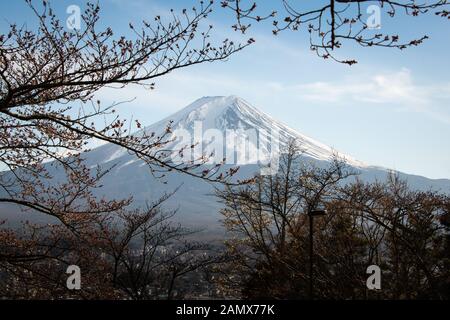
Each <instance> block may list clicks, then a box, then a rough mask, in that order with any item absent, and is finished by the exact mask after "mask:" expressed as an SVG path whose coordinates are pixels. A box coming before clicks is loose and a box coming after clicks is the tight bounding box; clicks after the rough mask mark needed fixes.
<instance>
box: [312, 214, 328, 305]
mask: <svg viewBox="0 0 450 320" xmlns="http://www.w3.org/2000/svg"><path fill="white" fill-rule="evenodd" d="M325 213H326V212H325V210H318V209H314V210H311V211H309V213H308V216H309V299H310V300H313V299H314V270H313V267H314V261H313V257H314V241H313V240H314V238H313V230H314V228H313V223H314V222H313V220H314V217H315V216H318V217H319V216H323V215H325Z"/></svg>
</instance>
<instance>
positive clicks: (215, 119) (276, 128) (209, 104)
mask: <svg viewBox="0 0 450 320" xmlns="http://www.w3.org/2000/svg"><path fill="white" fill-rule="evenodd" d="M169 121H172V125H171V126H172V130H173V131H174V134H175V136H176V135H177V133H180V132H188V133H189V134H190V135H191V136H192V137H199V133H198V132H195V130H196V129H197V130H198V129H199V128H200V129H201V131H202V133H201V137H203V138H202V140H203V144H206V145H208V143H209V141H205V140H206V137H209V136H210V135H211V134H208V131H209V132H211V131H212V130H215V131H217V130H218V131H220V132H222V134H223V139H224V144H227V143H228V141H227V138H226V135H227V132H229V131H234V132H238V134H242V133H244V134H245V133H246V134H247V136H254V135H255V134H256V136H257V137H258V138H257V140H258V142H255V141H253V142H252V141H250V149H254V150H258V149H261V148H265V149H268V150H270V149H272V150H273V146H274V145H275V144H276V145H277V148H278V150H281V151H282V150H283V149H284V148H285V147H286V146H287V144H288V142H289V141H290V140H295V141H296V142H297V143H298V145H299V146H300V148H301V149H302V150H303V151H304V153H305V155H306V156H309V157H312V158H314V159H317V160H325V161H327V160H330V159H331V157H332V156H333V154H338V155H339V156H340V157H341V158H343V159H345V161H347V162H348V164H350V165H352V166H356V167H365V166H366V165H365V164H364V163H362V162H360V161H357V160H355V159H353V158H352V157H350V156H348V155H345V154H343V153H340V152H337V151H336V150H333V149H332V148H330V147H328V146H327V145H325V144H323V143H320V142H318V141H316V140H314V139H312V138H310V137H308V136H306V135H304V134H301V133H299V132H297V131H295V130H294V129H292V128H289V127H288V126H286V125H285V124H283V123H281V122H279V121H277V120H275V119H274V118H272V117H271V116H269V115H267V114H265V113H264V112H262V111H260V110H258V109H257V108H255V107H253V106H252V105H251V104H250V103H248V102H247V101H245V100H244V99H242V98H240V97H238V96H235V95H231V96H212V97H211V96H209V97H202V98H200V99H197V100H195V101H194V102H192V103H191V104H189V105H188V106H186V107H185V108H183V109H181V110H180V111H178V112H176V113H174V114H173V115H171V116H169V117H167V118H165V119H163V120H161V121H159V122H157V123H155V124H154V125H152V126H149V127H147V128H145V130H149V131H152V132H161V131H162V130H164V128H165V127H166V126H167V124H168V123H169ZM197 140H198V139H197ZM250 140H251V139H250ZM191 142H193V143H196V142H199V141H195V140H193V141H191ZM216 142H217V141H216ZM175 145H178V146H180V144H179V143H178V144H176V143H174V144H173V145H172V147H174V148H175ZM225 148H227V146H225ZM268 150H266V151H268ZM254 158H255V156H251V155H250V156H249V161H250V162H252V161H253V160H254ZM252 159H253V160H252Z"/></svg>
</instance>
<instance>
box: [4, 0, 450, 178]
mask: <svg viewBox="0 0 450 320" xmlns="http://www.w3.org/2000/svg"><path fill="white" fill-rule="evenodd" d="M260 2H262V1H260ZM271 2H272V3H273V2H275V1H271ZM38 3H39V4H40V3H41V2H40V1H39V2H38ZM52 3H53V7H54V8H55V9H56V11H57V13H58V14H59V15H60V16H61V17H62V18H64V17H65V16H67V14H66V13H65V10H66V8H67V6H69V5H71V4H77V5H79V6H80V7H81V8H82V9H83V7H84V1H73V0H72V1H53V2H52ZM196 3H198V2H197V1H194V0H192V1H191V0H184V1H161V0H159V1H156V0H104V1H100V5H101V8H102V11H101V12H102V13H101V18H102V24H103V25H107V26H111V27H112V28H113V29H114V30H115V31H116V34H120V33H121V32H123V33H125V32H126V29H127V26H128V22H130V21H135V22H139V21H141V20H142V19H147V20H151V18H152V17H153V16H155V15H162V16H164V13H166V12H167V10H168V9H169V8H174V9H180V8H183V7H184V6H186V7H188V8H190V7H191V6H192V5H194V4H196ZM264 3H265V4H266V5H267V3H269V2H268V1H264ZM215 8H216V11H215V12H214V13H213V14H212V15H211V16H210V17H209V18H208V21H207V23H212V24H213V25H214V33H213V40H214V39H217V41H221V39H224V38H226V37H230V38H235V39H237V40H239V39H242V38H241V36H240V35H239V34H237V33H235V32H233V31H232V30H231V24H232V22H231V21H230V19H231V15H230V14H229V13H228V12H226V11H224V10H223V9H221V8H220V6H219V5H218V3H217V4H216V5H215ZM261 9H266V8H261ZM0 17H1V19H0V28H1V29H0V30H1V32H2V33H3V32H5V30H6V26H7V22H18V23H28V24H30V25H31V24H32V21H33V19H32V15H31V13H30V12H29V10H28V9H27V7H26V6H25V5H24V3H23V2H22V1H14V2H13V1H1V2H0ZM381 25H382V27H381V30H379V31H381V32H389V31H390V32H391V33H398V34H399V35H400V36H404V38H405V39H410V38H413V37H418V36H421V35H423V34H427V35H429V36H430V39H429V40H428V41H426V42H425V43H424V44H423V45H421V46H420V47H416V48H410V49H407V50H405V51H401V52H400V51H399V50H395V49H378V48H375V49H363V48H359V47H355V46H353V45H349V46H348V47H346V48H344V49H342V50H340V51H339V52H338V56H341V57H350V58H356V59H357V60H358V62H359V63H358V64H357V65H354V66H352V67H349V66H347V65H341V64H337V63H334V62H332V61H325V60H322V59H319V58H317V57H316V56H315V55H314V54H313V53H311V51H310V50H309V45H308V42H307V38H306V37H305V33H304V32H296V33H294V32H287V33H282V34H281V35H279V36H277V37H274V36H272V35H271V32H270V30H271V28H270V25H269V24H267V23H266V24H258V25H253V27H252V28H251V29H250V30H249V32H248V35H247V37H253V38H255V39H256V43H255V44H253V45H252V46H251V47H249V48H247V49H245V50H243V51H242V52H240V53H238V54H236V55H234V56H232V57H231V58H230V59H229V60H228V61H226V62H217V63H212V64H210V63H208V64H204V65H200V66H194V67H191V68H187V69H184V70H179V71H177V72H174V73H172V74H170V75H168V76H167V77H165V78H161V79H160V80H158V81H157V82H156V90H153V91H148V90H145V89H144V88H141V87H127V88H125V89H121V90H104V91H102V92H100V93H99V95H98V96H99V98H101V99H102V100H103V101H104V102H105V103H108V102H112V101H123V100H128V99H132V98H135V100H134V101H133V102H130V103H128V104H123V105H121V106H120V107H119V109H118V111H119V112H120V114H121V115H123V116H124V117H130V116H133V117H134V118H139V119H141V122H142V123H143V124H145V125H150V124H152V123H153V122H155V121H157V120H160V119H161V118H163V117H165V116H168V115H170V114H171V113H173V112H174V111H176V110H178V109H180V108H182V107H184V106H186V105H187V104H189V103H191V102H192V101H193V100H195V99H197V98H199V97H201V96H211V95H231V94H234V95H238V96H240V97H242V98H244V99H245V100H247V101H248V102H250V103H251V104H252V105H254V106H256V107H258V108H260V109H261V110H263V111H264V112H266V113H268V114H269V115H271V116H273V117H275V118H277V119H279V120H280V121H282V122H284V123H286V124H287V125H289V126H290V127H292V128H294V129H296V130H298V131H299V132H302V133H304V134H306V135H308V136H311V137H313V138H314V139H316V140H319V141H321V142H323V143H325V144H328V145H330V146H332V147H334V148H335V149H337V150H339V151H342V152H344V153H347V154H349V155H351V156H353V157H355V158H356V159H359V160H361V161H364V162H366V163H369V164H373V165H380V166H385V167H389V168H392V169H396V170H400V171H403V172H406V173H414V174H419V175H424V176H427V177H431V178H450V77H449V72H450V59H449V58H448V55H449V52H450V50H449V49H450V32H449V28H448V21H447V20H445V19H442V18H436V17H434V15H430V16H424V17H419V18H417V17H404V16H399V17H398V18H395V20H394V19H391V18H389V17H388V16H387V15H385V14H382V16H381Z"/></svg>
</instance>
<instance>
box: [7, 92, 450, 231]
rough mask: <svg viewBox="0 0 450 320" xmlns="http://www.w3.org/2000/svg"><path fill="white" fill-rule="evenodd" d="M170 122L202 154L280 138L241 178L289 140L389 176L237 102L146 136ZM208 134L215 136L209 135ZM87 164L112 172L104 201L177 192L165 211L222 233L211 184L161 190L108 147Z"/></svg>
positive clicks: (191, 108) (206, 105)
mask: <svg viewBox="0 0 450 320" xmlns="http://www.w3.org/2000/svg"><path fill="white" fill-rule="evenodd" d="M169 121H171V129H172V131H173V132H174V133H175V135H177V133H180V132H181V133H182V135H185V136H186V135H190V136H192V137H198V136H199V132H198V131H199V130H200V139H202V143H201V144H200V145H201V146H202V148H204V150H205V149H206V150H208V148H211V146H212V145H213V144H214V143H215V142H217V139H218V137H217V136H218V134H221V135H222V136H223V137H225V140H226V141H227V143H226V144H225V145H227V144H228V140H227V139H228V134H229V132H235V133H236V132H238V135H239V133H242V132H256V133H261V132H266V133H269V134H270V133H274V132H276V133H277V134H276V135H271V139H269V136H264V135H260V136H259V138H260V139H259V140H258V141H259V142H258V143H254V141H252V140H251V139H250V141H249V143H248V144H247V146H246V147H245V148H246V149H245V151H246V154H245V157H244V158H245V159H244V160H245V161H243V163H237V164H236V163H234V164H233V163H231V162H233V161H231V162H230V166H235V165H238V166H239V167H240V169H239V171H238V173H237V175H238V176H239V177H242V178H246V177H250V176H252V175H253V174H254V173H256V172H258V170H260V163H259V162H258V161H260V160H261V158H258V156H257V155H258V154H257V151H258V148H259V149H263V151H264V152H263V154H265V155H267V154H268V153H270V152H271V151H272V152H273V150H283V148H284V147H285V146H287V144H288V143H289V141H290V140H295V141H296V142H297V143H298V144H299V145H300V147H301V149H302V150H303V155H304V157H305V159H309V160H311V161H314V162H316V163H318V164H319V165H326V163H327V162H328V161H330V159H331V158H332V157H333V155H336V154H337V155H338V156H339V157H340V158H342V159H343V160H344V161H345V162H346V163H347V164H348V165H349V166H350V167H352V168H354V169H355V170H356V171H358V172H359V173H360V175H359V177H360V178H361V179H362V180H365V181H374V180H384V179H386V178H387V176H388V173H389V172H390V171H391V170H389V169H386V168H382V167H376V166H371V165H368V164H365V163H363V162H361V161H358V160H356V159H354V158H352V157H350V156H348V155H345V154H344V153H340V152H337V151H336V150H333V149H332V148H330V147H328V146H326V145H324V144H322V143H320V142H318V141H315V140H314V139H312V138H310V137H307V136H306V135H303V134H301V133H299V132H297V131H296V130H294V129H291V128H289V127H288V126H286V125H284V124H282V123H280V122H279V121H277V120H275V119H273V118H272V117H270V116H268V115H267V114H265V113H263V112H261V111H260V110H258V109H257V108H255V107H253V106H251V105H250V104H249V103H248V102H246V101H245V100H243V99H241V98H239V97H236V96H227V97H222V96H220V97H202V98H200V99H198V100H196V101H194V102H193V103H191V104H190V105H188V106H187V107H185V108H183V109H181V110H180V111H178V112H176V113H174V114H173V115H171V116H169V117H167V118H165V119H162V120H161V121H159V122H157V123H155V124H153V125H151V126H149V127H145V128H144V129H142V130H145V131H147V132H155V133H161V132H164V130H165V129H166V126H167V124H168V123H169ZM208 132H210V133H211V132H212V133H213V134H208ZM136 134H139V132H138V133H136ZM214 141H215V142H214ZM184 142H185V141H184ZM180 145H181V144H180V141H173V142H171V143H170V144H169V145H166V146H165V149H173V150H176V148H177V147H179V146H180ZM275 146H276V147H277V148H275ZM238 147H239V146H238ZM227 148H228V146H226V147H224V149H223V150H221V152H223V157H224V158H227V160H228V159H229V158H232V160H233V159H234V160H236V159H238V157H236V159H235V157H234V156H235V155H236V154H235V152H229V151H230V150H228V149H227ZM215 151H217V148H216V150H215ZM221 152H219V153H221ZM221 158H222V154H221ZM85 159H86V163H87V164H88V165H92V166H94V165H101V166H102V167H111V166H113V168H112V170H111V172H110V173H109V174H107V175H106V176H105V177H104V178H103V180H102V185H103V187H102V188H101V189H100V191H99V192H100V194H101V195H104V196H107V197H108V198H124V197H127V196H132V197H133V203H134V205H136V206H142V205H145V204H146V202H149V201H152V200H154V199H156V198H158V197H159V196H161V194H163V193H164V192H170V191H172V190H174V189H176V188H178V187H179V189H178V191H177V192H176V193H175V194H174V195H173V196H172V197H171V198H170V199H169V200H168V201H167V203H166V207H168V208H170V209H178V213H177V215H176V216H175V218H176V219H177V220H178V221H179V222H181V223H183V224H184V225H187V226H191V227H196V228H207V229H208V230H209V231H211V232H214V233H217V230H221V228H220V222H219V220H220V213H219V210H220V207H221V205H220V204H219V203H218V202H217V200H216V198H215V196H214V188H213V186H212V185H211V184H210V183H207V182H205V181H203V180H201V179H199V178H194V177H191V176H188V175H186V174H182V173H170V174H168V175H166V177H165V179H164V182H165V183H164V184H163V183H162V181H160V179H157V178H155V177H154V176H153V175H152V174H151V172H150V170H149V169H148V167H147V166H146V164H145V163H144V162H143V161H142V160H140V159H138V158H137V157H136V156H134V155H131V154H129V153H128V152H127V151H126V150H124V149H122V148H121V147H119V146H116V145H114V144H104V145H102V146H99V147H97V148H95V149H93V150H91V151H89V152H87V153H86V155H85ZM263 160H264V159H263ZM265 160H267V159H265ZM227 163H228V162H227ZM232 164H233V165H232ZM398 174H399V176H400V177H401V178H402V179H405V180H407V181H408V184H409V185H410V187H412V188H415V189H421V190H427V189H435V190H440V191H442V192H445V193H450V180H447V179H428V178H425V177H421V176H416V175H409V174H404V173H401V172H398ZM100 194H99V195H100ZM0 218H1V215H0Z"/></svg>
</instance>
